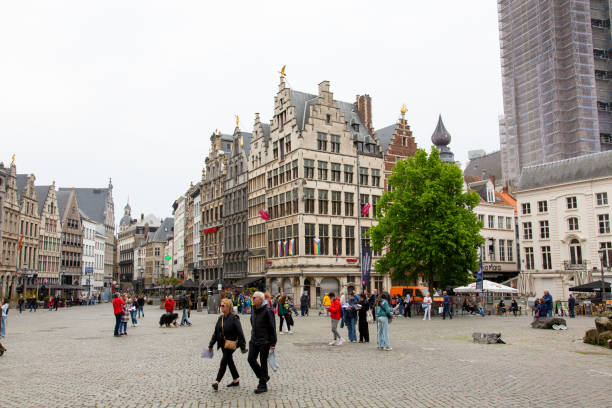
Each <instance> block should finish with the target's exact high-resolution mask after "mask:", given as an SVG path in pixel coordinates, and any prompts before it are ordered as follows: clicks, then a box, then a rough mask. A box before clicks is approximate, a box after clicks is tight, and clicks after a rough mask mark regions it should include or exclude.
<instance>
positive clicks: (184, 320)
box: [181, 309, 191, 326]
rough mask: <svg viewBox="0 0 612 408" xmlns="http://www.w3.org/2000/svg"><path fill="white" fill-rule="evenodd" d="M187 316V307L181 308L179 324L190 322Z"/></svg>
mask: <svg viewBox="0 0 612 408" xmlns="http://www.w3.org/2000/svg"><path fill="white" fill-rule="evenodd" d="M188 316H189V315H188V314H187V309H183V317H182V318H181V326H182V325H184V324H191V322H190V321H189V318H188Z"/></svg>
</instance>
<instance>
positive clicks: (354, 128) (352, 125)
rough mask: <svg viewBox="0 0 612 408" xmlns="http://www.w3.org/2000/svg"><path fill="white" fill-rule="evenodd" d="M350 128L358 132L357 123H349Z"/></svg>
mask: <svg viewBox="0 0 612 408" xmlns="http://www.w3.org/2000/svg"><path fill="white" fill-rule="evenodd" d="M351 128H352V129H353V130H354V131H355V132H359V123H353V124H351Z"/></svg>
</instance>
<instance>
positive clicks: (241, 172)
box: [223, 126, 252, 281]
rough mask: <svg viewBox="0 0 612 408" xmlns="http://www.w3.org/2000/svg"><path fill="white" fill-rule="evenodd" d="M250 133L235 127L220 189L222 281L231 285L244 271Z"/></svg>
mask: <svg viewBox="0 0 612 408" xmlns="http://www.w3.org/2000/svg"><path fill="white" fill-rule="evenodd" d="M251 137H252V134H251V133H247V132H243V131H241V130H240V128H239V127H238V126H236V129H235V130H234V136H233V141H232V145H231V146H232V147H231V153H232V154H231V157H230V158H229V160H228V164H227V171H226V173H225V182H224V183H225V185H224V188H223V196H224V198H223V208H224V210H223V231H225V233H224V243H223V278H224V279H225V280H232V281H235V280H236V279H240V278H245V277H246V276H247V273H248V272H247V271H248V246H247V223H248V208H247V200H248V199H247V195H248V192H247V182H248V154H249V148H250V145H251Z"/></svg>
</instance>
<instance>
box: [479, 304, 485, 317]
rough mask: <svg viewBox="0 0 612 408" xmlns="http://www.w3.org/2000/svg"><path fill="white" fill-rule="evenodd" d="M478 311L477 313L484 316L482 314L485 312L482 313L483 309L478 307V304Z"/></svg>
mask: <svg viewBox="0 0 612 408" xmlns="http://www.w3.org/2000/svg"><path fill="white" fill-rule="evenodd" d="M478 313H479V314H480V315H481V316H484V314H485V313H484V309H483V308H482V307H480V306H479V307H478Z"/></svg>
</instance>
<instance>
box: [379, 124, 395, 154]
mask: <svg viewBox="0 0 612 408" xmlns="http://www.w3.org/2000/svg"><path fill="white" fill-rule="evenodd" d="M395 129H397V123H394V124H393V125H389V126H387V127H384V128H382V129H378V130H375V131H374V134H375V135H376V137H377V138H378V143H380V148H381V149H382V152H383V153H384V154H386V153H387V149H389V145H390V144H391V140H392V139H393V135H394V134H395Z"/></svg>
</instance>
